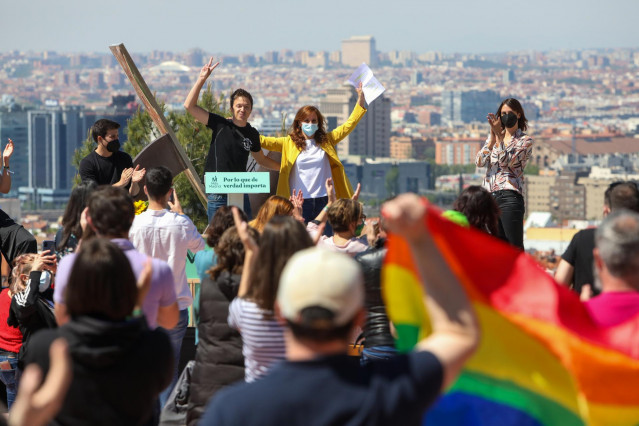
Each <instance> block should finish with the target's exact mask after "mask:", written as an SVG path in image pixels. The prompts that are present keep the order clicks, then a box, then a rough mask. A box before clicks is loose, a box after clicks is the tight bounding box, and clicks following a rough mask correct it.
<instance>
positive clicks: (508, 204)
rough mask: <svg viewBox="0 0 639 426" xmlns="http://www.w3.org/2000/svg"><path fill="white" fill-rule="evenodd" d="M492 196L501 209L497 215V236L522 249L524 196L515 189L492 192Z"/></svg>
mask: <svg viewBox="0 0 639 426" xmlns="http://www.w3.org/2000/svg"><path fill="white" fill-rule="evenodd" d="M493 197H495V201H496V202H497V205H498V206H499V210H501V215H500V216H499V238H501V239H503V240H505V241H507V242H509V243H510V244H512V245H514V246H515V247H519V248H520V249H521V250H523V249H524V213H525V211H526V210H525V207H524V197H523V196H522V195H521V194H520V193H519V192H517V191H512V190H502V191H496V192H493Z"/></svg>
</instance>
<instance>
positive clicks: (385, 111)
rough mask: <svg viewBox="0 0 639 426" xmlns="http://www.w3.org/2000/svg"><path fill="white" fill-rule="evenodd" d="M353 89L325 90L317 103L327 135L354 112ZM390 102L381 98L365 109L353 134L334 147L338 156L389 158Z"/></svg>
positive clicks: (354, 93)
mask: <svg viewBox="0 0 639 426" xmlns="http://www.w3.org/2000/svg"><path fill="white" fill-rule="evenodd" d="M356 102H357V95H356V92H355V88H353V87H352V86H351V85H348V84H346V85H344V86H343V87H342V88H340V89H329V90H328V91H327V92H326V95H325V97H324V98H322V99H321V100H320V111H322V113H323V114H324V116H325V118H326V121H327V122H328V128H327V130H328V131H331V130H333V129H335V128H336V127H337V126H339V125H341V124H343V123H345V122H346V120H347V119H348V117H349V115H350V114H351V112H352V111H353V108H355V103H356ZM390 114H391V102H390V99H388V98H386V97H384V96H383V95H382V96H380V97H379V98H377V99H375V101H374V102H373V103H372V104H371V105H368V112H367V113H366V115H365V116H364V118H362V120H361V121H360V122H359V124H358V125H357V127H356V128H355V130H353V132H352V133H351V134H350V135H349V136H348V137H347V138H346V139H345V140H343V141H342V142H340V143H338V144H337V153H338V155H340V156H342V157H344V156H346V155H363V156H365V157H367V158H375V157H390V133H391V118H390Z"/></svg>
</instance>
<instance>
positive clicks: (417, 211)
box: [382, 193, 428, 242]
mask: <svg viewBox="0 0 639 426" xmlns="http://www.w3.org/2000/svg"><path fill="white" fill-rule="evenodd" d="M426 206H427V202H426V200H425V198H422V197H419V196H417V195H416V194H410V193H406V194H402V195H399V196H397V198H395V199H394V200H391V201H388V202H386V203H384V205H383V206H382V216H383V217H384V226H385V227H386V229H388V230H389V231H391V232H394V233H396V234H398V235H400V236H402V237H404V238H405V239H406V240H407V241H409V242H417V241H419V240H423V239H424V238H427V237H428V231H427V230H426V225H425V223H424V214H425V213H426Z"/></svg>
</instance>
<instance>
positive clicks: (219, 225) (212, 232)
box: [206, 206, 248, 247]
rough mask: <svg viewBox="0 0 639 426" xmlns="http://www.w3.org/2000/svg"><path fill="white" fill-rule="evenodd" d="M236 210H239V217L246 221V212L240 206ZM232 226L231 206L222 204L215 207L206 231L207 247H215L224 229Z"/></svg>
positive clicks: (233, 223)
mask: <svg viewBox="0 0 639 426" xmlns="http://www.w3.org/2000/svg"><path fill="white" fill-rule="evenodd" d="M237 210H238V211H239V212H240V219H242V220H243V221H244V222H246V221H248V218H247V217H246V213H244V211H243V210H242V209H240V208H238V209H237ZM232 226H235V222H233V209H232V208H231V206H222V207H220V208H219V209H217V210H216V212H215V214H214V215H213V218H212V219H211V223H209V227H208V229H207V231H206V244H207V245H208V246H209V247H215V246H216V245H217V243H218V242H219V241H220V237H221V236H222V234H224V231H226V230H227V229H229V228H230V227H232Z"/></svg>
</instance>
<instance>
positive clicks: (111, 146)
mask: <svg viewBox="0 0 639 426" xmlns="http://www.w3.org/2000/svg"><path fill="white" fill-rule="evenodd" d="M106 149H107V151H109V152H112V153H114V152H118V151H119V150H120V139H113V140H112V141H110V142H109V143H107V146H106Z"/></svg>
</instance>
